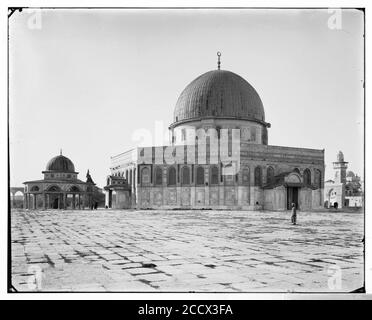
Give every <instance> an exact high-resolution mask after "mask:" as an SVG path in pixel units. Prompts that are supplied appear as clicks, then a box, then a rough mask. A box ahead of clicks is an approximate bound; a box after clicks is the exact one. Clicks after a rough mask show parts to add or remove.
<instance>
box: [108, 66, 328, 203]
mask: <svg viewBox="0 0 372 320" xmlns="http://www.w3.org/2000/svg"><path fill="white" fill-rule="evenodd" d="M269 128H270V123H268V122H266V117H265V110H264V105H263V102H262V100H261V98H260V96H259V94H258V93H257V91H256V90H255V89H254V88H253V86H252V85H250V84H249V83H248V82H247V81H246V80H245V79H244V78H242V77H241V76H239V75H238V74H236V73H234V72H231V71H226V70H221V69H220V64H218V69H217V70H212V71H208V72H206V73H204V74H202V75H200V76H199V77H197V78H196V79H194V80H193V81H191V82H190V83H189V84H188V85H187V86H186V87H185V89H184V90H183V91H182V93H181V94H180V96H179V98H178V100H177V102H176V105H175V108H174V113H173V122H172V123H171V124H170V126H169V132H170V142H169V145H168V146H162V147H155V146H153V147H151V146H149V147H146V148H134V149H131V150H129V151H126V152H123V153H121V154H119V155H115V156H113V157H111V167H110V171H111V174H110V177H121V178H122V179H124V180H125V181H126V182H127V183H128V184H129V185H130V200H126V203H123V204H120V202H119V203H118V201H116V202H114V203H116V204H117V205H116V208H125V207H128V201H129V202H130V206H132V207H136V208H167V209H174V208H183V209H196V208H199V209H202V208H204V209H234V210H239V209H242V210H288V209H289V208H290V207H291V204H292V203H295V204H296V206H297V207H298V209H300V210H311V209H318V208H321V207H322V206H323V189H324V149H322V150H318V149H306V148H297V147H296V148H293V147H284V146H271V145H269V144H268V129H269ZM110 188H111V189H110V190H108V191H107V193H106V205H107V206H110V204H111V203H113V201H112V196H113V194H115V196H116V197H117V199H120V198H123V199H127V198H126V197H122V196H121V195H120V193H121V192H122V191H121V190H120V188H119V187H118V188H116V190H115V186H113V185H110ZM109 191H110V192H109Z"/></svg>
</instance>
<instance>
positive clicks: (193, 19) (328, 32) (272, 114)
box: [9, 9, 364, 187]
mask: <svg viewBox="0 0 372 320" xmlns="http://www.w3.org/2000/svg"><path fill="white" fill-rule="evenodd" d="M331 15H332V13H328V11H327V10H284V9H281V10H252V9H250V10H238V9H235V10H159V9H157V10H134V9H133V10H107V9H106V10H77V9H74V10H49V11H47V10H43V11H42V14H41V20H40V21H41V28H40V29H32V28H29V27H28V26H29V25H30V23H31V25H33V24H32V22H33V21H34V20H30V19H33V18H34V13H27V12H22V13H18V12H16V13H14V15H13V16H12V17H11V18H10V19H9V32H10V42H9V45H10V48H9V69H10V77H9V87H10V93H9V106H10V119H9V121H10V122H9V123H10V170H11V181H10V184H11V186H22V182H24V181H27V180H33V179H40V178H42V175H41V171H42V170H44V169H45V166H46V163H47V162H48V160H49V159H50V158H52V157H53V156H55V155H57V154H59V150H60V148H62V149H63V154H64V155H66V156H67V157H69V158H70V159H71V160H72V161H73V162H74V164H75V168H76V169H77V171H79V172H80V175H79V177H80V178H81V179H82V180H85V173H86V170H87V169H88V168H89V169H90V171H91V174H92V177H93V180H94V181H95V182H96V183H97V184H98V185H99V186H101V187H102V186H103V185H104V180H105V177H106V175H107V174H109V166H110V156H112V155H115V154H117V153H120V152H123V151H125V150H127V149H128V148H131V147H133V146H135V145H137V144H138V142H136V141H133V139H132V135H133V134H134V133H135V132H136V130H138V129H141V128H146V129H148V130H151V132H155V121H162V122H163V123H164V130H165V129H166V128H167V126H168V125H169V124H170V123H171V122H172V115H173V108H174V106H175V103H176V101H177V98H178V96H179V94H180V93H181V91H182V90H183V89H184V87H185V86H186V85H187V84H188V83H189V82H191V81H192V80H193V79H194V78H196V77H197V76H199V75H200V74H202V73H204V72H206V71H209V70H211V69H215V68H216V52H217V51H221V52H222V57H221V59H222V69H226V70H230V71H233V72H235V73H237V74H239V75H241V76H242V77H243V78H245V79H246V80H247V81H248V82H249V83H250V84H251V85H253V86H254V88H255V89H256V90H257V92H258V93H259V95H260V97H261V99H262V101H263V104H264V107H265V114H266V121H268V122H270V123H271V125H272V127H271V128H270V129H269V144H271V145H282V146H291V147H305V148H316V149H323V148H324V149H325V150H326V158H325V161H326V178H332V177H333V170H332V164H331V162H332V161H334V160H335V158H336V154H337V152H338V150H342V151H343V152H344V154H345V160H346V161H349V168H350V169H351V170H353V171H354V172H356V173H358V174H360V175H362V174H363V170H364V167H363V145H364V142H363V125H364V124H363V122H364V110H363V104H364V100H363V99H364V98H363V68H364V65H363V63H364V62H363V23H364V21H363V14H362V13H361V12H360V11H356V10H351V9H350V10H343V11H342V25H341V26H342V28H341V29H339V30H337V29H336V30H332V29H330V28H329V27H328V19H329V18H330V16H331ZM34 25H35V24H34Z"/></svg>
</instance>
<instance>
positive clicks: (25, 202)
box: [23, 193, 28, 209]
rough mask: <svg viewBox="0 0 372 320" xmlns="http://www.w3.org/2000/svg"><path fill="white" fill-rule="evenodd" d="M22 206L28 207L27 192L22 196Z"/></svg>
mask: <svg viewBox="0 0 372 320" xmlns="http://www.w3.org/2000/svg"><path fill="white" fill-rule="evenodd" d="M23 208H24V209H28V208H27V193H25V194H24V196H23Z"/></svg>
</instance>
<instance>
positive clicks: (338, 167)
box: [333, 151, 348, 183]
mask: <svg viewBox="0 0 372 320" xmlns="http://www.w3.org/2000/svg"><path fill="white" fill-rule="evenodd" d="M347 164H348V162H345V161H344V154H343V153H342V151H339V152H338V154H337V161H336V162H333V169H334V170H335V183H346V169H347Z"/></svg>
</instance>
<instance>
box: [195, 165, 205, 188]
mask: <svg viewBox="0 0 372 320" xmlns="http://www.w3.org/2000/svg"><path fill="white" fill-rule="evenodd" d="M196 184H198V185H203V184H204V168H203V167H198V168H197V169H196Z"/></svg>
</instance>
